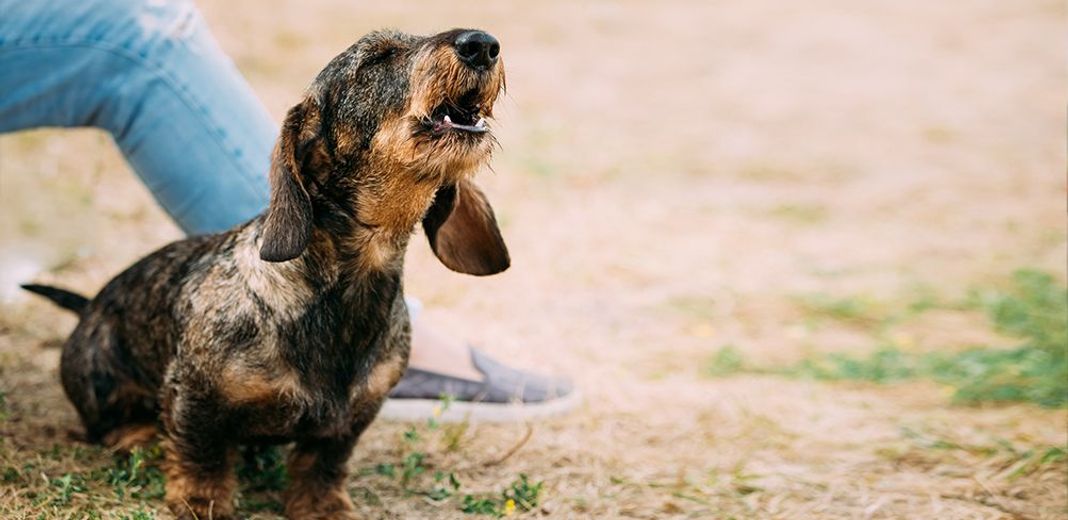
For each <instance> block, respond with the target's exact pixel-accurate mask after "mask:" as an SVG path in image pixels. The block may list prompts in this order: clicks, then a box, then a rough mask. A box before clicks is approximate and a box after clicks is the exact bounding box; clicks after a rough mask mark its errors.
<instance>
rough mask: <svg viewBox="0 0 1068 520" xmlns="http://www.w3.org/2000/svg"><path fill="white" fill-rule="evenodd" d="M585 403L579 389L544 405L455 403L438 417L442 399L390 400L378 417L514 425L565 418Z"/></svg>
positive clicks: (401, 419)
mask: <svg viewBox="0 0 1068 520" xmlns="http://www.w3.org/2000/svg"><path fill="white" fill-rule="evenodd" d="M580 402H582V397H581V396H580V395H579V392H578V390H574V391H572V392H571V393H570V394H568V395H566V396H564V397H561V398H559V399H552V400H549V401H544V402H541V403H474V402H470V401H453V402H452V403H450V404H449V408H448V409H447V410H445V411H443V412H440V415H438V416H437V417H435V416H434V415H435V414H434V412H435V410H438V409H440V408H441V400H440V399H387V400H386V402H385V404H383V405H382V410H381V411H379V412H378V417H379V418H380V419H384V420H387V421H398V422H415V421H425V420H427V419H430V418H434V419H435V420H436V421H437V422H439V423H462V422H484V423H514V422H525V421H529V420H532V419H543V418H546V417H553V416H557V415H563V414H565V413H567V412H569V411H571V410H573V409H574V408H575V407H576V406H578V404H579V403H580Z"/></svg>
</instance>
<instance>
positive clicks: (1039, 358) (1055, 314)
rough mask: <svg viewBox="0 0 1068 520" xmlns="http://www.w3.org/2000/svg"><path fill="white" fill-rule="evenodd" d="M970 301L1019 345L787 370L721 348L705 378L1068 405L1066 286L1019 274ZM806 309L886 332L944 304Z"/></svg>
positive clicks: (869, 357)
mask: <svg viewBox="0 0 1068 520" xmlns="http://www.w3.org/2000/svg"><path fill="white" fill-rule="evenodd" d="M970 299H971V302H970V306H971V307H973V308H974V307H978V308H980V309H983V310H985V311H986V313H987V316H988V317H989V319H990V320H991V322H992V323H993V325H994V328H995V329H996V330H997V331H998V332H1000V333H1002V334H1005V335H1009V336H1015V337H1019V338H1021V339H1022V340H1023V342H1022V344H1020V345H1018V346H1016V347H1015V348H1009V349H1004V348H993V347H977V348H971V349H968V350H963V351H959V352H927V353H917V352H911V351H903V350H901V349H899V348H897V347H896V346H892V345H891V346H884V347H881V348H879V349H877V350H876V351H875V352H872V353H869V354H865V355H855V354H843V353H832V354H826V355H822V356H818V357H815V358H812V359H806V360H803V361H801V362H799V363H797V364H796V365H794V366H790V367H785V368H762V367H754V366H751V365H749V364H748V363H747V362H746V361H745V359H744V358H743V357H742V356H741V354H740V353H739V352H738V351H736V350H734V349H733V348H730V347H724V348H722V349H720V351H718V352H717V353H716V354H714V355H713V357H712V358H711V360H710V361H709V367H708V369H707V370H706V373H707V374H709V375H711V376H721V375H725V374H730V373H734V372H738V371H746V372H761V373H777V374H782V375H788V376H794V377H807V378H812V379H820V380H829V381H839V380H858V381H871V382H875V383H892V382H896V381H903V380H908V379H918V378H926V379H931V380H933V381H936V382H938V383H941V384H943V385H946V386H947V387H949V388H950V389H952V391H953V400H954V401H955V402H957V403H962V404H977V403H985V402H1031V403H1035V404H1038V405H1040V406H1043V407H1064V406H1066V405H1068V288H1066V287H1065V286H1064V285H1063V284H1059V283H1058V282H1057V281H1056V280H1055V279H1054V278H1053V276H1051V275H1049V274H1046V273H1042V272H1038V271H1033V270H1020V271H1017V272H1016V273H1014V275H1013V279H1012V284H1011V287H1009V288H1008V289H1006V290H985V291H975V292H974V293H973V295H972V296H971V298H970ZM803 305H804V306H805V308H806V309H807V311H808V313H809V314H810V315H814V316H824V317H830V318H833V319H836V320H839V321H843V322H851V323H856V324H860V325H865V326H869V327H873V326H874V327H879V328H883V329H885V328H886V327H887V326H888V325H890V324H893V323H895V322H897V321H898V320H900V319H903V317H907V316H909V315H911V314H915V313H918V312H923V311H924V310H926V309H929V308H931V307H932V306H935V305H939V304H937V303H934V302H933V300H931V299H930V298H927V299H924V300H922V301H920V302H918V303H915V304H913V305H910V306H909V308H908V309H907V310H904V311H901V312H896V313H895V312H891V310H890V309H886V308H884V307H882V306H879V305H875V304H873V303H870V300H866V299H862V298H846V299H828V298H824V297H813V298H808V299H806V300H803ZM960 307H965V306H963V305H962V306H960Z"/></svg>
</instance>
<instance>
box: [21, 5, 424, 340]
mask: <svg viewBox="0 0 1068 520" xmlns="http://www.w3.org/2000/svg"><path fill="white" fill-rule="evenodd" d="M46 126H58V127H96V128H100V129H103V130H106V131H107V132H108V133H110V134H111V136H112V138H113V139H114V140H115V144H117V145H118V147H119V149H120V150H122V153H123V155H124V156H125V157H126V161H127V162H129V163H130V166H132V167H133V169H134V171H135V172H137V175H138V176H140V177H141V180H142V181H143V182H144V183H145V185H146V186H148V189H149V190H150V191H151V192H152V195H153V196H155V197H156V200H157V201H159V203H160V205H161V206H163V209H164V210H166V211H167V213H168V214H170V216H171V218H173V219H174V220H175V222H177V223H178V225H179V226H180V227H181V228H182V230H184V231H185V232H186V233H188V234H202V233H213V232H216V231H222V230H225V229H228V228H231V227H233V226H234V225H236V224H240V223H242V222H244V221H246V220H248V219H250V218H252V217H254V216H256V215H258V214H259V213H260V212H262V211H263V210H264V209H265V208H266V207H267V201H268V199H269V190H268V184H267V168H268V166H269V165H270V155H271V148H272V147H273V146H274V139H275V137H276V136H277V134H278V126H277V124H276V123H275V122H274V121H272V120H271V117H270V115H269V114H268V113H267V110H266V109H265V108H264V107H263V104H262V103H260V101H259V99H258V98H257V97H256V94H255V93H254V92H253V91H252V88H251V87H249V85H248V83H247V82H246V81H245V79H244V78H243V77H242V76H241V73H240V72H238V70H237V68H236V67H235V66H234V64H233V62H232V61H231V60H230V58H229V57H227V56H226V54H224V53H223V51H222V49H220V48H219V44H218V43H217V42H216V41H215V38H214V37H212V35H211V32H209V31H208V28H207V25H206V24H205V23H204V19H203V17H201V15H200V12H199V11H197V9H196V6H194V5H193V3H192V1H191V0H0V132H11V131H15V130H23V129H28V128H38V127H46ZM405 302H406V303H407V304H408V312H409V314H410V315H411V317H412V319H413V320H414V319H415V318H416V316H418V314H419V312H420V310H421V309H422V305H421V304H420V302H419V300H417V299H415V298H411V297H407V298H405Z"/></svg>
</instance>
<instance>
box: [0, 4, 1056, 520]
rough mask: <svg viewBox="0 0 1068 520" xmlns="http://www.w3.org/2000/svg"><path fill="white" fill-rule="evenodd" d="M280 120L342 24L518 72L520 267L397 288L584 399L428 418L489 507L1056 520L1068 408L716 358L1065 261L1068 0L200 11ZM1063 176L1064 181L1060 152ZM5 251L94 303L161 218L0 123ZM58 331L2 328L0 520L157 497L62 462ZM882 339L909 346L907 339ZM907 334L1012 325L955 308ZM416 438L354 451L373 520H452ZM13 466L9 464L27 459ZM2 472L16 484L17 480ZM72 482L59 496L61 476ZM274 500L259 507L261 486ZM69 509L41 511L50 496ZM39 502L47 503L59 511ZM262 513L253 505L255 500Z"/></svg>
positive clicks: (811, 340)
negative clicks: (517, 483) (443, 39)
mask: <svg viewBox="0 0 1068 520" xmlns="http://www.w3.org/2000/svg"><path fill="white" fill-rule="evenodd" d="M202 8H203V10H204V11H205V14H206V15H207V17H208V19H209V21H210V22H211V24H212V26H213V27H214V28H215V30H216V32H217V33H218V36H219V38H220V40H221V42H222V44H223V47H225V48H226V49H227V50H228V51H229V52H231V53H232V55H233V56H234V58H235V61H236V62H237V64H238V66H239V67H240V68H241V69H242V70H243V71H245V73H246V74H247V75H248V77H249V78H250V81H251V82H252V83H253V85H254V87H255V88H256V90H257V91H258V92H259V93H260V94H261V95H262V96H263V98H264V99H265V101H266V103H267V104H268V106H269V107H270V109H271V110H272V112H273V113H274V114H275V115H276V116H277V115H280V114H281V113H282V112H283V110H284V109H285V108H286V107H287V105H288V104H290V103H292V102H294V100H296V99H297V96H298V95H299V92H300V91H301V89H302V88H303V86H304V84H305V83H306V82H307V81H308V80H309V79H310V78H311V77H312V75H313V74H314V73H315V72H316V71H317V70H318V68H319V67H320V66H321V65H322V64H323V63H325V62H326V60H327V59H329V57H331V56H332V55H333V54H334V53H336V52H337V51H338V50H340V49H342V48H343V47H345V46H347V45H348V44H349V43H350V42H351V41H352V40H353V39H354V38H355V37H357V36H358V35H360V34H362V33H364V32H365V31H367V30H370V29H373V28H379V27H383V26H394V27H398V28H401V29H405V30H411V31H418V32H430V31H434V30H437V29H440V28H444V27H451V26H479V27H483V28H486V29H488V30H490V31H492V32H493V33H494V34H496V35H497V36H498V37H499V38H500V40H501V42H502V44H503V49H504V52H505V54H506V58H507V62H508V67H509V69H508V73H509V95H508V97H507V99H506V100H505V101H504V104H503V107H502V108H503V109H502V110H501V111H500V119H501V121H500V124H499V127H500V128H501V130H500V135H499V137H500V141H501V143H502V144H503V149H502V150H501V152H500V153H499V154H498V156H497V158H496V159H495V160H494V170H495V172H496V174H488V175H484V176H483V177H482V184H483V185H484V186H486V188H487V191H488V193H489V195H490V197H491V199H492V200H493V201H494V203H495V206H496V208H497V209H498V210H499V213H500V214H501V217H502V221H503V224H504V233H505V236H506V238H507V239H508V240H509V243H510V246H511V249H512V255H513V258H514V266H513V267H512V269H511V270H509V271H508V272H506V273H504V274H503V275H501V276H496V277H492V278H488V279H477V280H476V279H473V278H467V277H461V276H458V275H454V274H452V273H450V272H448V271H446V270H445V269H444V268H443V267H441V266H440V265H438V264H437V263H436V261H435V260H434V259H433V257H432V256H431V255H430V254H429V253H428V251H427V249H426V248H425V247H423V245H422V244H421V242H420V241H415V242H413V244H414V246H413V248H412V251H411V254H410V255H409V264H408V265H409V267H408V280H407V284H408V285H407V286H408V289H409V291H410V292H411V293H413V294H416V295H419V296H421V297H422V298H423V299H424V300H425V301H426V302H427V304H428V306H429V311H428V313H429V315H430V316H431V317H432V318H433V319H434V320H435V321H437V322H439V323H441V324H443V326H444V327H446V328H447V329H449V330H451V331H452V332H455V333H456V334H458V335H462V336H465V337H469V338H471V339H472V340H474V341H476V342H479V343H484V344H485V345H487V346H488V349H489V350H491V351H492V352H493V353H495V354H496V355H498V356H500V357H502V358H504V359H507V360H509V361H512V362H515V363H517V364H522V365H527V366H537V367H541V368H543V369H545V370H555V371H561V372H565V373H568V374H570V375H572V376H574V378H575V379H576V381H577V383H578V384H579V386H580V387H581V388H582V389H583V391H584V392H585V395H586V404H585V406H584V407H582V408H581V409H580V410H579V411H578V412H577V413H575V414H573V415H571V416H569V417H567V418H563V419H559V420H553V421H548V422H544V423H538V424H535V425H533V428H534V433H533V436H532V437H531V439H530V440H529V441H528V442H527V443H526V444H525V445H523V446H522V447H521V449H520V450H519V451H518V452H517V453H516V454H515V455H513V456H511V457H509V458H508V459H507V460H505V461H504V462H502V463H500V464H496V465H487V462H489V461H493V460H495V459H496V458H497V457H499V456H500V455H501V454H502V453H505V452H507V451H508V450H509V449H510V448H511V447H512V446H513V445H514V444H515V443H516V442H517V441H518V440H519V439H521V438H522V437H523V436H524V433H525V431H526V430H525V427H524V426H522V425H515V426H472V427H470V428H469V429H467V430H466V431H462V432H457V431H453V432H452V434H451V437H452V441H451V444H453V449H452V451H450V450H449V449H447V447H446V446H447V445H448V444H450V442H449V441H448V439H447V438H446V437H449V435H448V431H441V430H439V431H437V432H427V433H426V435H425V439H424V440H423V441H421V443H420V444H419V445H418V449H420V450H423V451H425V452H426V453H427V454H428V457H429V458H428V461H429V463H430V464H432V465H433V466H434V467H435V468H439V469H443V470H445V471H455V472H457V473H458V475H459V477H460V479H461V481H462V483H463V489H464V490H465V491H466V492H483V491H485V492H494V491H497V490H500V489H501V488H502V487H503V486H505V485H507V484H508V482H510V481H511V480H512V479H514V478H515V476H516V475H517V474H519V473H521V472H522V473H525V474H528V475H530V476H531V477H532V478H533V479H535V480H541V481H544V482H545V489H544V492H543V493H544V497H543V500H542V504H543V506H544V507H543V508H542V509H540V510H539V512H535V513H528V514H530V515H538V514H544V515H548V516H551V517H554V518H586V517H588V518H612V517H636V518H669V517H680V518H682V517H691V518H730V517H734V518H753V517H758V518H804V517H813V518H1057V517H1060V518H1063V515H1065V514H1066V502H1068V491H1066V486H1068V478H1066V473H1068V465H1066V463H1065V461H1064V459H1060V460H1059V461H1056V460H1055V461H1052V462H1049V463H1045V464H1037V465H1033V467H1032V466H1029V464H1031V462H1029V461H1030V460H1032V459H1029V458H1028V456H1026V455H1025V453H1026V452H1027V450H1033V451H1041V450H1045V449H1047V448H1049V447H1061V448H1064V447H1065V442H1066V435H1068V433H1066V420H1068V416H1066V414H1065V411H1064V410H1046V409H1040V408H1037V407H1034V406H1031V405H1013V406H998V407H982V408H961V407H954V406H951V405H950V404H949V400H948V398H947V396H946V394H945V392H944V391H943V389H941V388H938V387H937V386H936V385H934V384H933V383H930V382H922V381H920V382H915V383H903V384H897V385H890V386H872V385H865V384H858V383H827V382H812V381H799V380H791V379H784V378H781V377H773V376H759V375H745V374H742V375H737V376H734V377H727V378H709V377H706V376H705V374H704V368H703V367H704V366H705V364H706V363H707V361H708V359H709V356H710V355H711V354H712V353H713V352H715V351H716V350H717V349H718V348H719V347H721V346H723V345H728V344H730V345H734V346H735V347H736V348H737V349H739V350H741V351H743V352H745V354H746V355H747V356H749V357H751V358H752V359H756V360H759V361H760V362H762V363H788V362H792V361H794V360H797V359H801V358H803V357H805V356H808V355H810V354H811V353H812V352H818V351H828V350H836V351H858V350H864V349H870V348H872V347H873V342H874V338H873V332H872V331H871V330H870V329H868V328H865V327H864V326H857V324H855V323H854V324H850V323H840V322H836V321H833V320H831V321H825V322H819V323H816V324H815V325H813V324H812V323H811V322H810V321H808V320H806V316H805V315H804V313H803V311H802V310H799V309H798V305H797V304H796V302H797V298H798V297H799V296H803V295H806V294H815V293H819V294H829V295H838V296H846V295H856V294H866V295H872V296H873V297H874V298H876V299H878V300H880V301H890V302H904V301H907V300H908V299H909V298H910V297H911V296H909V294H910V291H913V290H916V289H917V288H922V289H923V291H926V292H930V293H933V294H936V295H938V296H939V297H943V298H949V299H952V298H958V297H960V296H961V295H962V294H964V292H966V290H967V289H968V288H970V287H975V286H983V285H986V284H990V283H995V282H997V281H999V280H1003V279H1004V278H1005V277H1007V275H1008V273H1009V272H1010V271H1012V270H1013V269H1015V268H1017V267H1021V266H1030V267H1037V268H1040V269H1046V270H1049V271H1052V272H1056V273H1060V275H1059V276H1060V277H1062V278H1063V275H1064V265H1065V260H1066V243H1065V233H1066V223H1065V211H1066V208H1065V181H1064V177H1063V167H1064V164H1065V149H1064V120H1063V116H1064V105H1063V88H1064V85H1065V84H1066V79H1068V77H1066V76H1068V74H1066V72H1065V67H1064V63H1063V47H1062V46H1061V45H1059V42H1061V41H1062V38H1063V35H1064V34H1065V30H1066V26H1065V25H1066V24H1065V19H1066V16H1065V15H1066V13H1065V7H1064V5H1063V3H1061V2H1053V1H1047V0H1027V1H1020V2H988V1H979V0H975V1H959V2H921V1H911V0H909V1H891V0H885V1H883V0H879V1H875V2H866V3H864V4H863V5H861V4H856V5H851V4H844V3H842V2H831V1H829V0H808V1H806V2H802V3H791V4H784V3H782V2H770V1H763V0H761V1H755V2H730V3H722V2H699V1H692V2H690V1H677V0H676V1H669V2H657V3H641V2H636V1H625V2H619V3H608V2H592V3H581V4H580V3H575V2H562V1H551V2H539V3H537V5H536V6H534V4H530V3H525V4H520V3H515V2H492V3H487V2H480V3H471V2H433V3H425V4H424V3H419V4H416V3H412V2H391V3H378V4H362V5H352V4H351V3H350V2H342V1H340V0H307V1H303V2H272V3H271V6H270V7H265V3H264V2H260V1H253V0H236V1H235V0H228V1H223V0H213V1H204V2H202ZM1058 170H1059V171H1060V173H1057V171H1058ZM0 174H2V177H0V215H2V220H0V232H2V233H3V241H2V243H0V244H2V250H0V262H3V267H2V268H0V272H2V276H0V279H2V281H3V287H0V294H5V295H7V294H10V289H11V287H12V286H13V284H14V283H15V282H19V281H24V280H26V279H29V278H31V277H34V276H37V277H39V278H40V279H44V280H53V281H62V282H63V284H64V285H68V286H73V287H76V288H80V289H83V290H85V291H87V292H88V291H92V290H94V289H96V288H98V287H99V286H100V285H101V284H102V283H104V282H105V281H106V280H107V279H108V278H109V277H110V276H112V275H114V274H115V273H116V272H118V271H119V270H120V269H122V268H123V267H124V266H126V265H128V264H129V263H130V262H131V261H133V260H134V259H136V258H137V257H139V256H140V255H142V254H144V253H145V252H147V251H149V250H151V249H153V248H155V247H156V246H158V245H161V244H163V243H165V242H167V241H169V240H172V239H174V238H176V237H178V236H179V233H178V232H177V230H176V229H175V228H174V226H173V225H172V224H170V223H169V222H168V221H167V220H166V218H165V216H164V215H163V213H162V212H161V211H159V210H158V209H157V208H156V207H155V206H154V204H153V202H152V201H151V199H150V198H149V197H148V195H147V194H146V193H145V191H144V189H143V188H142V187H141V186H139V185H138V183H137V182H136V180H135V177H134V176H133V175H132V174H130V173H129V171H128V170H127V168H126V166H125V165H124V164H123V163H122V161H121V159H120V158H119V157H118V156H117V154H116V153H115V152H114V150H112V149H111V147H110V145H109V144H108V143H107V139H106V138H105V137H104V136H102V135H100V134H98V133H95V132H91V131H79V132H55V131H45V132H31V133H26V134H21V135H12V136H4V137H2V138H0ZM71 326H72V319H71V318H70V317H69V316H65V315H63V314H61V312H60V311H57V310H55V309H53V308H51V307H49V306H48V305H46V304H43V303H41V302H38V301H32V300H30V299H28V298H21V297H18V298H15V299H9V300H7V302H6V303H4V304H3V314H2V315H0V390H2V391H3V392H4V395H6V400H7V405H6V412H5V416H6V418H5V419H3V420H0V516H3V517H4V518H37V517H42V518H62V517H71V518H83V517H86V516H87V515H88V513H87V511H89V510H97V511H99V512H100V514H101V515H103V516H104V517H109V516H110V517H115V518H119V517H120V516H121V515H123V514H127V513H129V512H131V511H133V510H136V509H137V508H139V507H144V508H145V510H146V511H150V512H155V513H158V514H159V515H160V516H161V517H167V515H166V514H165V513H163V512H162V507H161V504H160V502H159V501H158V500H148V501H147V502H145V503H144V504H143V506H142V505H141V504H138V503H136V502H135V501H120V500H118V499H116V498H115V495H114V489H113V486H111V485H109V484H108V483H107V482H106V479H105V480H104V481H101V480H100V479H95V480H94V479H89V480H88V481H87V482H86V484H85V486H84V487H85V489H84V490H79V488H78V486H76V485H75V486H73V487H72V486H71V485H66V484H64V483H63V482H62V481H60V483H59V484H56V483H55V482H54V481H53V479H57V478H61V477H62V476H63V475H65V474H70V473H76V474H80V475H92V472H94V471H101V468H103V469H107V468H110V467H112V465H113V461H112V459H111V457H110V455H108V454H106V453H103V452H101V451H100V450H97V449H95V448H90V447H86V446H84V445H81V444H79V443H77V442H75V441H72V440H70V439H69V437H68V431H69V430H76V429H77V422H76V417H75V415H74V413H73V411H72V409H71V408H70V406H69V405H68V404H67V403H66V402H65V401H64V399H63V398H62V393H61V391H60V389H59V384H58V381H57V377H56V365H57V358H58V352H57V350H56V349H55V348H52V347H54V345H55V343H56V342H57V341H58V340H60V339H61V338H62V337H63V336H65V334H66V333H67V332H68V331H69V330H70V328H71ZM891 333H893V331H891ZM897 333H899V334H902V335H904V336H902V337H907V338H910V339H909V342H910V343H919V344H920V346H921V347H924V348H958V347H960V346H965V345H969V344H973V343H980V342H987V341H998V340H999V338H998V336H996V335H995V334H994V333H993V332H991V331H989V330H988V329H987V326H986V324H985V321H984V320H983V319H982V318H981V316H976V315H975V313H972V312H968V311H953V310H940V311H938V312H937V313H933V314H930V315H926V316H925V317H923V318H922V319H918V320H917V321H914V322H910V323H909V324H906V325H903V326H902V328H901V330H900V331H897ZM407 428H408V426H406V425H397V424H388V423H378V424H376V425H375V426H373V427H372V429H371V430H370V431H369V432H368V434H367V436H366V440H365V441H364V442H363V443H362V444H361V448H360V450H359V454H358V456H356V457H355V458H354V460H353V462H352V465H353V468H354V469H355V470H357V471H358V472H361V471H362V473H361V474H360V475H359V476H357V477H355V478H353V480H352V482H351V491H352V495H353V497H354V500H355V501H356V502H357V504H358V507H360V508H361V509H362V510H363V511H364V512H365V513H366V515H367V516H368V517H370V518H380V517H382V518H442V517H460V516H463V515H462V513H460V512H459V511H458V508H457V500H456V499H453V500H450V501H447V502H445V503H444V504H440V505H436V504H434V503H432V502H431V501H428V500H426V499H424V498H421V497H418V496H407V495H406V494H405V493H404V491H403V490H402V489H401V487H400V485H399V484H398V482H397V481H396V480H390V479H387V478H385V477H382V476H379V475H375V474H374V472H373V471H371V470H370V469H373V468H374V467H375V465H376V464H383V463H397V462H398V461H399V460H400V458H401V457H402V456H403V454H404V453H405V450H411V449H413V448H412V446H411V445H409V444H410V443H406V442H405V441H403V440H401V436H402V433H403V432H404V431H405V430H406V429H407ZM12 471H13V472H14V473H11V472H12ZM5 475H8V476H5ZM64 487H66V489H67V490H69V491H70V492H69V493H67V495H69V497H67V498H69V499H68V500H63V499H64V497H65V496H66V495H64V492H63V489H64ZM273 496H275V495H272V493H267V494H266V495H264V498H263V499H264V500H267V501H270V500H271V499H272V497H273ZM57 497H58V498H57ZM50 504H51V505H50ZM272 514H273V513H271V512H270V511H269V510H267V511H264V512H259V513H255V516H256V517H262V518H268V517H273V516H271V515H272Z"/></svg>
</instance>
